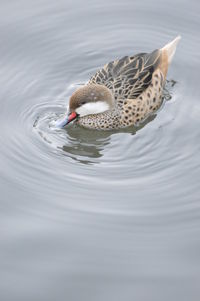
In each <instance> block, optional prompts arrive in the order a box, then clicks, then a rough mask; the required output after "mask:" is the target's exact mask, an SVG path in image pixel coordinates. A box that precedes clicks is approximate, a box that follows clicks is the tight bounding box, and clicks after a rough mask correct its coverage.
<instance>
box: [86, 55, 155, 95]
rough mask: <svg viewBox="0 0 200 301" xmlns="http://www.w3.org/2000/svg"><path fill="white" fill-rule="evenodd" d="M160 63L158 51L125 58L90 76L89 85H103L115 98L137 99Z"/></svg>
mask: <svg viewBox="0 0 200 301" xmlns="http://www.w3.org/2000/svg"><path fill="white" fill-rule="evenodd" d="M159 63H160V50H155V51H153V52H152V53H150V54H148V53H139V54H137V55H135V56H131V57H128V56H125V57H123V58H121V59H119V60H116V61H112V62H110V63H108V64H106V65H105V66H104V67H103V68H102V69H100V70H99V71H97V73H96V74H95V75H94V76H92V78H91V79H90V81H89V84H91V83H96V84H100V85H105V86H106V87H107V88H109V89H111V90H112V92H113V94H114V96H115V98H116V99H117V98H118V99H119V98H120V99H125V98H131V99H134V98H137V97H138V96H139V95H140V94H141V93H142V92H143V91H144V90H145V89H146V88H147V87H148V86H149V85H150V83H151V80H152V74H153V72H154V71H155V70H156V68H157V67H158V65H159Z"/></svg>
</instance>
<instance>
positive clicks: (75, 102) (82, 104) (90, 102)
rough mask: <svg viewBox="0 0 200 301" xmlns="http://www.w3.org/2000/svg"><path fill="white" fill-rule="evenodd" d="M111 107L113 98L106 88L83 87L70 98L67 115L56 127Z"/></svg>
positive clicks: (95, 86)
mask: <svg viewBox="0 0 200 301" xmlns="http://www.w3.org/2000/svg"><path fill="white" fill-rule="evenodd" d="M113 107H114V98H113V95H112V93H111V92H110V90H109V89H108V88H106V87H105V86H102V85H97V84H90V85H86V86H83V87H81V88H79V89H78V90H76V91H75V92H74V93H73V94H72V96H71V97H70V101H69V110H68V113H67V115H66V116H65V117H64V119H63V120H62V121H61V122H60V124H58V126H59V127H64V126H66V125H67V124H69V123H70V122H71V121H73V120H76V119H77V118H79V117H83V116H86V115H90V114H99V113H103V112H105V111H108V110H111V109H112V108H113Z"/></svg>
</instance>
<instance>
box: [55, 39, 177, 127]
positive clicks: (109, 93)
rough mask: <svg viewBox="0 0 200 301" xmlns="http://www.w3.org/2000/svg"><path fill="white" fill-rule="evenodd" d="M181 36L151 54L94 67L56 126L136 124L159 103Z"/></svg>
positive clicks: (121, 125) (145, 117)
mask: <svg viewBox="0 0 200 301" xmlns="http://www.w3.org/2000/svg"><path fill="white" fill-rule="evenodd" d="M180 39H181V37H180V36H177V37H176V38H175V39H174V40H173V41H171V42H170V43H168V44H166V45H165V46H164V47H163V48H160V49H156V50H154V51H153V52H151V53H138V54H136V55H133V56H124V57H122V58H121V59H117V60H114V61H112V62H109V63H108V64H106V65H105V66H104V67H103V68H101V69H100V70H98V71H97V72H96V73H95V74H94V75H93V76H92V77H91V78H90V80H89V81H88V83H87V84H85V85H84V86H82V87H80V88H78V89H77V90H76V91H75V92H74V93H73V94H72V95H71V97H70V100H69V106H68V111H67V114H66V115H65V116H64V118H63V119H62V120H61V121H60V120H59V121H58V122H57V126H58V127H59V128H64V127H66V126H68V125H69V124H70V123H71V122H73V123H75V124H77V125H79V126H82V127H84V128H88V129H96V130H113V129H121V128H126V127H130V126H137V125H139V124H140V123H142V122H144V121H145V120H146V119H147V118H148V117H149V116H150V115H152V114H155V113H156V112H157V110H158V109H159V108H160V107H161V105H162V103H163V88H164V85H165V81H166V76H167V71H168V67H169V65H170V63H171V61H172V58H173V56H174V54H175V52H176V47H177V44H178V42H179V41H180Z"/></svg>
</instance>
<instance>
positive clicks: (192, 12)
mask: <svg viewBox="0 0 200 301" xmlns="http://www.w3.org/2000/svg"><path fill="white" fill-rule="evenodd" d="M199 15H200V4H199V2H198V1H195V0H190V1H184V0H182V1H181V0H176V1H172V0H167V1H156V0H150V1H149V0H143V1H141V0H140V1H139V0H134V1H133V0H132V1H131V0H123V1H114V0H110V1H104V0H97V1H93V0H87V1H80V0H77V1H76V0H74V1H70V0H66V1H64V0H57V1H51V0H48V1H47V0H40V1H39V0H28V1H25V0H15V1H11V0H9V1H8V0H7V1H4V0H1V1H0V40H1V46H0V104H1V106H0V145H1V149H0V192H1V194H0V300H1V301H13V300H17V301H18V300H19V301H46V300H47V301H55V300H58V301H66V300H67V301H79V300H81V301H90V300H91V301H111V300H115V301H122V300H123V301H133V300H137V301H140V300H141V301H146V300H148V301H150V300H152V301H161V300H162V301H165V300H166V301H169V300H171V301H177V300H181V301H199V300H200V285H199V283H200V184H199V182H200V134H199V133H200V89H199V70H200V66H199V65H200V36H199V28H200V18H199ZM178 34H180V35H181V36H182V40H181V43H180V44H179V46H178V49H177V53H176V55H175V57H174V60H173V63H172V65H171V67H170V69H169V73H168V80H169V82H168V83H167V87H166V88H167V93H168V96H169V95H170V96H171V99H169V100H168V101H165V104H164V105H163V107H162V108H161V110H160V111H159V112H158V114H157V115H156V116H154V117H152V118H151V120H148V122H147V123H146V124H145V125H143V126H141V128H139V129H137V130H136V129H128V130H126V131H119V132H96V131H89V130H85V129H81V128H79V127H75V126H71V127H69V128H67V129H66V130H58V129H57V130H56V129H55V128H53V127H52V126H51V124H52V122H53V121H54V120H55V119H57V118H58V117H59V116H62V114H64V113H65V111H66V106H67V103H68V100H69V97H70V95H71V93H72V92H73V91H74V90H75V89H76V88H77V87H79V85H82V84H84V83H86V82H87V80H88V79H89V78H90V76H91V75H92V74H93V73H94V72H96V70H97V69H98V68H100V67H102V66H103V65H104V64H105V63H107V62H109V61H111V60H113V59H115V58H120V57H122V56H124V55H133V54H135V53H137V52H149V51H152V50H154V49H156V48H159V47H162V46H164V45H165V44H166V43H167V42H169V41H170V40H172V39H173V38H175V37H176V36H177V35H178ZM173 81H175V85H173V83H174V82H173ZM168 98H170V97H168Z"/></svg>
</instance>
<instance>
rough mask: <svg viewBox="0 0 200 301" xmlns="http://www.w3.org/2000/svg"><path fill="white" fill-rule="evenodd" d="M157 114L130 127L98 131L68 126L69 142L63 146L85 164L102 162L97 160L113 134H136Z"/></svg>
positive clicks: (65, 150) (75, 158) (70, 155)
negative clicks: (136, 125)
mask: <svg viewBox="0 0 200 301" xmlns="http://www.w3.org/2000/svg"><path fill="white" fill-rule="evenodd" d="M155 117H156V115H152V116H150V117H149V118H148V119H146V120H145V121H144V122H143V123H142V124H140V125H139V126H138V127H129V128H125V129H120V130H112V131H98V130H91V129H85V128H82V127H79V126H76V125H72V126H69V127H66V129H65V130H66V134H67V143H66V144H65V145H63V146H62V150H63V152H64V154H65V155H67V156H69V157H71V158H72V159H73V160H75V161H78V162H80V163H83V164H93V163H100V161H99V160H96V159H98V158H100V157H102V156H103V155H104V149H105V147H106V146H107V145H108V144H110V142H111V136H112V135H116V134H119V133H125V134H129V135H135V134H136V132H137V131H138V130H140V129H142V128H143V127H144V126H145V125H146V124H147V123H149V122H151V121H152V120H153V119H154V118H155Z"/></svg>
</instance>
